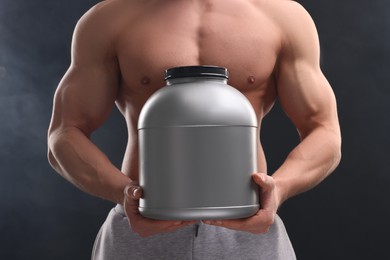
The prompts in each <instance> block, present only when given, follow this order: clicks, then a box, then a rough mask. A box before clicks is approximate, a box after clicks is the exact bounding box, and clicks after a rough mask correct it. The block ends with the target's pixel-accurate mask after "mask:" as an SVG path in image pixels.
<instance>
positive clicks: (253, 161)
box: [138, 66, 259, 220]
mask: <svg viewBox="0 0 390 260" xmlns="http://www.w3.org/2000/svg"><path fill="white" fill-rule="evenodd" d="M165 80H166V85H167V86H165V87H163V88H161V89H159V90H158V91H156V92H155V93H154V94H153V95H152V96H151V97H150V98H149V99H148V100H147V102H146V103H145V105H144V107H143V108H142V111H141V114H140V117H139V121H138V137H139V152H140V162H139V163H140V173H139V174H140V180H139V182H140V186H141V187H142V188H143V191H144V192H143V198H141V200H140V204H139V211H140V213H141V214H142V215H143V216H145V217H149V218H154V219H165V220H205V219H233V218H243V217H248V216H250V215H253V214H255V213H256V212H257V210H258V209H259V199H258V189H257V185H256V184H255V183H254V182H253V181H252V178H251V175H252V173H254V172H257V137H256V134H257V127H258V126H257V119H256V114H255V112H254V110H253V108H252V106H251V104H250V102H249V101H248V99H247V98H246V97H245V96H244V95H243V94H242V93H241V92H240V91H238V90H237V89H235V88H233V87H231V86H229V85H227V80H228V72H227V69H225V68H221V67H215V66H188V67H175V68H171V69H168V70H167V71H166V78H165Z"/></svg>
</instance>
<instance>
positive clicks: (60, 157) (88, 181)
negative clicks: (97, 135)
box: [48, 127, 131, 204]
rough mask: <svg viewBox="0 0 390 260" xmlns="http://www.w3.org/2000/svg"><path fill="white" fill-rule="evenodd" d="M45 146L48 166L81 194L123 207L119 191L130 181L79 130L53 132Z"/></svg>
mask: <svg viewBox="0 0 390 260" xmlns="http://www.w3.org/2000/svg"><path fill="white" fill-rule="evenodd" d="M48 143H49V155H48V157H49V162H50V164H51V165H52V166H53V168H54V169H55V170H56V171H57V172H58V173H59V174H60V175H61V176H63V177H64V178H65V179H67V180H68V181H69V182H71V183H72V184H74V185H75V186H76V187H78V188H79V189H81V190H83V191H84V192H87V193H89V194H91V195H94V196H97V197H100V198H103V199H106V200H110V201H113V202H115V203H120V204H122V203H123V190H124V188H125V186H126V185H127V184H128V183H130V182H131V180H130V179H129V178H128V177H127V176H125V175H124V174H123V173H122V172H121V171H120V170H119V169H117V168H116V167H115V166H114V165H113V164H112V163H111V162H110V161H109V159H108V158H107V156H105V155H104V154H103V153H102V152H101V151H100V150H99V149H98V148H97V147H96V146H95V145H94V144H93V143H92V142H91V141H90V140H89V138H88V137H87V136H86V135H85V134H84V133H83V132H82V131H81V130H79V129H77V128H75V127H67V128H64V129H57V130H55V131H53V132H51V133H50V134H49V140H48Z"/></svg>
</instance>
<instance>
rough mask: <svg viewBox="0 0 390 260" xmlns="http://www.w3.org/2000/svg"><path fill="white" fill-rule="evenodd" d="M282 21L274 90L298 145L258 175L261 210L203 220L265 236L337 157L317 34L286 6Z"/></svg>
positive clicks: (332, 106) (298, 11)
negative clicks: (272, 169) (270, 171)
mask: <svg viewBox="0 0 390 260" xmlns="http://www.w3.org/2000/svg"><path fill="white" fill-rule="evenodd" d="M290 3H291V5H294V6H290V7H291V9H290V10H289V11H290V15H289V16H285V18H283V19H284V20H283V19H281V21H280V22H281V25H282V27H283V28H282V29H283V32H284V33H285V35H284V39H283V48H282V52H281V54H280V57H279V64H278V70H277V71H276V76H277V91H278V96H279V100H280V103H281V106H282V108H283V110H284V111H285V112H286V114H287V115H288V116H289V118H290V119H291V121H292V122H293V123H294V125H295V126H296V128H297V130H298V132H299V135H300V138H301V142H300V143H299V144H298V145H297V146H296V147H295V148H294V149H293V150H292V151H291V152H290V154H289V155H288V157H287V158H286V160H285V161H284V163H283V164H282V165H281V166H280V167H279V169H278V170H277V171H275V173H274V174H273V175H272V177H271V176H268V175H266V174H264V173H257V174H255V175H254V176H253V177H254V178H253V179H254V181H255V182H256V183H257V184H258V185H259V186H260V188H261V193H260V203H261V207H262V208H261V209H260V210H259V211H258V212H257V213H256V214H255V215H254V216H252V217H250V218H247V219H244V220H242V219H241V220H223V221H206V223H207V224H213V225H218V226H224V227H227V228H231V229H236V230H242V231H248V232H251V233H264V232H267V231H268V230H269V228H270V226H271V225H272V224H273V222H274V218H275V215H276V211H277V209H278V207H279V206H280V205H281V204H282V203H283V202H284V201H285V200H287V199H288V198H290V197H292V196H295V195H297V194H299V193H302V192H304V191H307V190H309V189H311V188H313V187H314V186H316V185H317V184H319V183H320V182H321V181H322V180H323V179H325V178H326V177H327V176H328V175H329V174H330V173H331V172H332V171H333V170H334V169H335V168H336V167H337V165H338V163H339V161H340V158H341V152H340V150H341V149H340V148H341V135H340V127H339V123H338V117H337V107H336V100H335V96H334V94H333V91H332V89H331V87H330V85H329V83H328V81H327V80H326V78H325V77H324V75H323V74H322V72H321V69H320V65H319V60H320V51H319V43H318V36H317V32H316V29H315V26H314V23H313V21H312V20H311V18H310V16H309V15H308V14H307V12H306V11H305V10H304V9H303V8H302V7H301V6H299V5H298V4H297V3H295V2H292V1H291V2H290Z"/></svg>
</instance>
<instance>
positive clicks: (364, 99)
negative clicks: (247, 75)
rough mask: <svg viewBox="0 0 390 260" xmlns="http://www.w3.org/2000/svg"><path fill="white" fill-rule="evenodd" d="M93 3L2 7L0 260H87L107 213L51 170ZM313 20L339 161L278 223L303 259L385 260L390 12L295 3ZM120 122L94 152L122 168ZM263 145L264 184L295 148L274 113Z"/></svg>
mask: <svg viewBox="0 0 390 260" xmlns="http://www.w3.org/2000/svg"><path fill="white" fill-rule="evenodd" d="M96 2H98V1H92V0H84V1H78V0H67V1H53V0H40V1H27V0H24V1H23V0H0V147H1V149H0V176H1V180H0V259H42V260H44V259H89V257H90V251H91V247H92V243H93V240H94V238H95V235H96V233H97V231H98V229H99V227H100V225H101V223H102V222H103V221H104V218H105V216H106V213H107V211H108V210H109V208H110V207H111V206H112V204H111V203H109V202H106V201H102V200H100V199H96V198H93V197H90V196H88V195H86V194H83V193H82V192H80V191H78V190H77V189H76V188H74V187H73V186H71V185H70V184H69V183H67V182H66V181H64V180H63V179H62V178H61V177H59V176H58V175H57V174H56V173H54V171H53V170H52V169H51V168H50V167H49V165H48V163H47V160H46V145H47V144H46V131H47V126H48V123H49V119H50V113H51V106H52V96H53V94H54V91H55V88H56V86H57V84H58V82H59V80H60V79H61V77H62V75H63V73H64V72H65V70H66V69H67V66H68V64H69V59H70V57H69V54H70V41H71V35H72V31H73V28H74V26H75V24H76V22H77V20H78V18H79V17H80V16H81V15H82V14H83V13H84V12H85V11H86V10H87V9H89V8H90V7H91V6H92V5H93V4H94V3H96ZM301 3H302V4H303V5H304V6H305V7H306V9H307V10H308V11H309V12H310V13H311V15H312V17H313V19H314V20H315V22H316V24H317V27H318V31H319V34H320V39H321V46H322V66H323V70H324V73H325V74H326V76H327V78H328V79H329V81H330V83H331V84H332V86H333V88H334V91H335V93H336V96H337V99H338V104H339V114H340V122H341V126H342V131H343V160H342V163H341V164H340V166H339V168H338V169H337V170H336V172H335V173H334V174H333V175H331V176H330V177H329V178H328V179H326V180H325V181H324V182H323V183H322V184H321V185H320V186H318V187H317V188H316V189H314V190H312V191H310V192H307V193H305V194H303V195H300V196H298V197H296V198H293V199H291V200H289V201H288V202H286V203H285V204H284V205H283V206H282V208H281V210H280V215H281V216H282V217H283V219H284V221H285V224H286V226H287V228H288V231H289V233H290V236H291V240H292V242H293V244H294V246H295V249H296V253H297V256H298V259H303V260H306V259H307V260H310V259H389V256H388V255H389V254H388V253H387V252H388V245H389V239H388V236H387V233H388V232H389V231H390V225H389V224H388V222H389V220H390V209H389V202H388V199H389V196H390V188H389V186H390V172H389V162H390V156H389V155H390V152H389V147H390V138H389V132H390V120H389V116H388V113H389V111H390V103H389V102H388V100H389V98H390V76H389V75H390V63H389V59H390V18H389V14H390V1H387V0H373V1H363V0H356V1H340V0H323V1H309V0H305V1H301ZM124 128H125V125H124V122H123V120H122V118H121V117H120V115H119V114H118V112H117V111H116V110H114V111H113V114H112V116H111V117H110V119H109V121H108V122H107V123H106V124H105V126H104V127H103V128H102V129H100V130H99V131H98V132H97V133H96V134H95V135H94V140H96V142H97V143H98V145H99V146H100V147H101V148H102V149H103V150H104V151H105V152H106V153H107V154H108V155H109V157H110V158H111V159H112V161H113V162H114V163H115V164H116V165H117V166H119V165H120V162H121V159H122V154H123V151H124V147H125V142H126V132H125V129H124ZM262 140H263V143H264V146H265V150H266V154H267V159H268V161H269V168H270V172H272V171H273V170H274V169H276V167H277V166H278V165H279V164H280V163H281V162H282V160H283V158H284V157H285V156H286V154H287V152H288V151H289V149H291V148H292V147H293V146H294V145H295V144H296V142H297V135H296V133H295V130H294V128H293V127H292V125H291V124H290V123H289V121H288V120H287V119H286V117H285V116H284V114H283V112H281V111H280V109H279V107H278V106H276V107H275V109H274V111H272V112H271V114H270V115H269V116H268V117H267V118H266V119H265V122H264V129H263V132H262Z"/></svg>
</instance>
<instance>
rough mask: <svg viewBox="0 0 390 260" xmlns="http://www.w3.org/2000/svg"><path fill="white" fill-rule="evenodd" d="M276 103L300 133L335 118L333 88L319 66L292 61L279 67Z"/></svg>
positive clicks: (332, 120) (334, 121) (332, 122)
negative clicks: (277, 100)
mask: <svg viewBox="0 0 390 260" xmlns="http://www.w3.org/2000/svg"><path fill="white" fill-rule="evenodd" d="M278 94H279V98H280V103H281V105H282V107H283V109H284V111H285V112H286V114H287V115H288V116H289V117H290V118H291V120H292V121H293V123H294V124H295V126H296V127H297V128H298V130H299V132H300V133H301V135H303V136H305V135H306V134H307V133H308V132H310V131H311V130H313V129H314V128H316V127H318V126H326V125H329V126H331V125H333V124H335V123H336V122H337V111H336V101H335V97H334V94H333V91H332V89H331V87H330V85H329V83H328V81H327V80H326V78H325V76H324V75H323V74H322V72H321V70H320V69H319V68H317V67H313V66H312V65H310V64H307V63H305V62H304V61H302V62H299V61H298V62H295V63H294V64H290V65H287V66H286V67H285V68H283V69H282V70H281V73H280V75H279V78H278Z"/></svg>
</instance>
